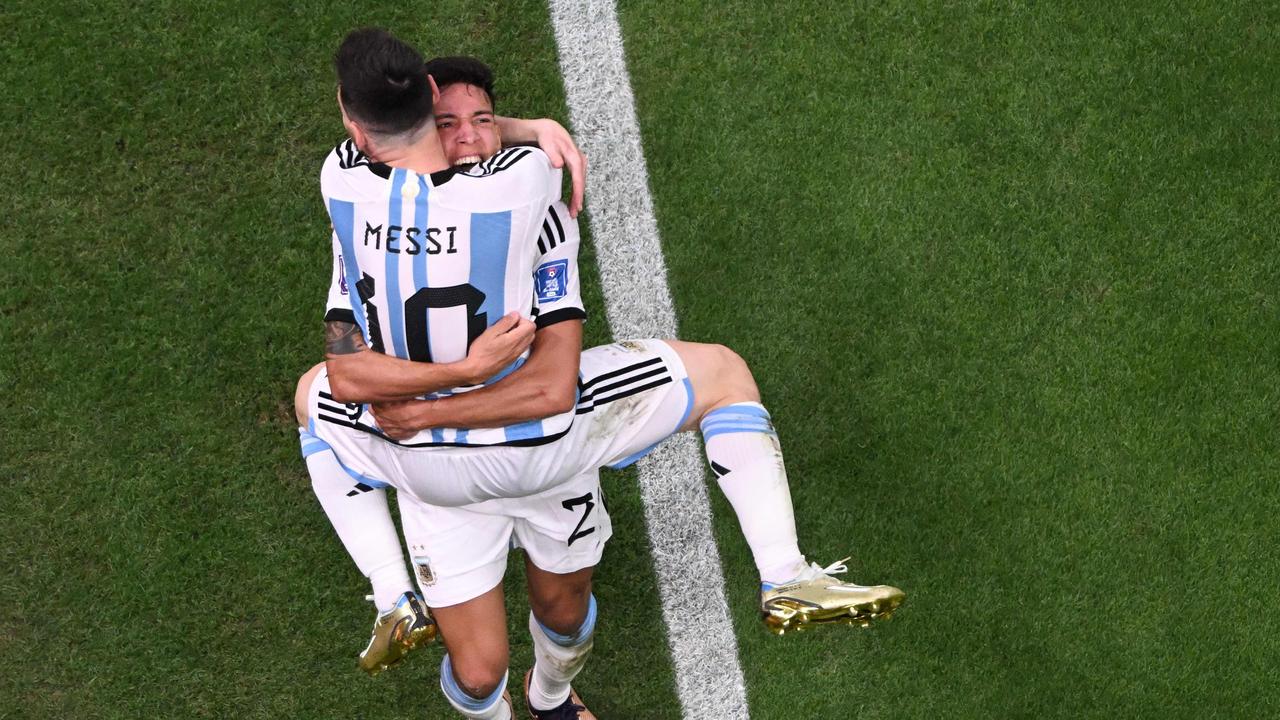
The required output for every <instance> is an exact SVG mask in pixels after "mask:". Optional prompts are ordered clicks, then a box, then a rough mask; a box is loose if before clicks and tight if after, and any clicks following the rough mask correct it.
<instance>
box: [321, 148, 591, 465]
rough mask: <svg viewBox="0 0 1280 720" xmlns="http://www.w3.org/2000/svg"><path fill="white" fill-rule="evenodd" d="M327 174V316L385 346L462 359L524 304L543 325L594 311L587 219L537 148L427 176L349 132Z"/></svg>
mask: <svg viewBox="0 0 1280 720" xmlns="http://www.w3.org/2000/svg"><path fill="white" fill-rule="evenodd" d="M320 185H321V192H322V193H323V195H324V200H325V205H326V207H327V209H328V211H329V218H330V220H331V221H332V223H333V230H334V232H333V256H334V268H333V282H332V283H331V285H330V289H329V301H328V307H327V310H326V315H325V319H326V320H344V321H347V322H353V323H356V324H357V325H359V326H360V328H361V330H362V331H363V332H364V336H365V340H366V342H367V343H368V344H369V347H371V348H373V349H374V350H376V351H378V352H384V353H386V354H388V355H393V356H395V357H399V358H403V359H406V360H416V361H421V362H439V363H446V362H455V361H458V360H461V359H463V358H464V357H466V355H467V349H468V347H469V346H470V344H471V342H472V341H474V340H475V339H476V338H477V337H478V336H479V335H480V334H481V333H482V332H484V330H485V329H486V328H487V327H489V326H490V325H492V324H493V323H495V322H497V321H498V319H499V318H501V317H502V316H503V315H505V314H507V313H508V312H511V311H513V310H515V311H518V312H520V313H521V314H522V315H524V316H525V317H529V318H532V319H534V321H535V322H536V323H537V325H538V327H539V328H541V327H546V326H548V325H551V324H554V323H556V322H561V321H563V320H574V319H581V318H584V317H586V313H585V312H584V311H583V308H582V297H581V293H580V290H579V279H578V265H577V255H578V229H577V224H576V223H575V222H574V221H573V220H572V219H570V218H569V214H568V212H567V209H566V208H565V206H564V204H563V203H561V202H560V200H559V197H560V171H559V170H556V169H555V168H552V167H551V164H550V162H549V161H548V160H547V157H546V155H544V154H543V153H542V151H541V150H538V149H537V148H530V147H515V148H509V149H506V150H503V151H501V152H499V153H498V154H496V155H494V156H493V157H492V158H490V159H489V160H486V161H485V162H483V163H480V164H478V165H475V166H473V167H472V168H470V169H469V170H465V171H457V170H452V169H451V170H445V171H441V172H437V173H432V174H430V175H420V174H417V173H415V172H413V171H411V170H406V169H404V168H393V167H390V166H388V165H383V164H379V163H373V162H370V161H369V160H368V158H367V157H365V156H364V155H363V154H361V153H360V152H359V151H358V150H357V149H356V148H355V144H354V143H352V142H351V141H350V140H347V141H345V142H343V143H342V144H340V145H339V146H338V147H337V148H335V149H334V151H333V152H332V153H330V154H329V156H328V157H327V158H326V159H325V163H324V167H323V169H322V170H321V173H320ZM522 363H523V358H522V359H520V360H517V361H516V362H515V363H513V364H512V365H511V366H510V367H509V368H507V369H506V370H504V371H503V372H502V373H500V374H499V375H498V376H496V377H494V378H492V379H490V380H489V381H488V383H492V382H496V381H497V380H499V379H501V378H502V377H505V376H506V375H507V374H509V373H510V372H511V371H513V370H514V369H515V368H517V367H519V366H520V364H522ZM471 389H474V388H472V387H463V388H454V389H452V390H448V391H443V392H441V393H436V394H435V395H434V396H442V395H449V394H453V393H457V392H466V391H468V390H471ZM572 418H573V412H572V411H570V412H568V413H564V414H562V415H557V416H554V417H550V418H546V419H543V420H539V421H532V422H527V423H520V424H518V425H513V426H509V427H505V428H480V429H469V430H468V429H436V430H429V431H424V432H422V433H419V434H418V435H417V436H415V437H413V438H411V439H409V440H406V441H403V442H401V443H400V444H401V445H406V446H410V447H423V446H433V445H439V446H451V445H452V446H458V445H461V446H475V445H504V444H519V445H529V444H538V443H541V442H549V441H550V440H553V439H555V438H556V437H559V436H560V435H562V434H563V433H564V432H565V431H567V430H568V428H569V425H570V424H571V422H572ZM320 419H321V420H324V419H325V417H324V415H323V414H322V416H321V418H320ZM337 420H338V419H337V418H335V419H334V421H337ZM344 424H345V423H344Z"/></svg>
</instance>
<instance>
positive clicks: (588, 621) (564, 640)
mask: <svg viewBox="0 0 1280 720" xmlns="http://www.w3.org/2000/svg"><path fill="white" fill-rule="evenodd" d="M533 619H534V620H538V616H537V615H534V616H533ZM538 627H540V628H542V632H543V634H544V635H546V636H547V638H548V639H549V640H551V642H553V643H555V644H557V645H559V646H560V647H577V646H579V645H581V644H583V643H585V642H586V641H587V640H590V639H591V633H593V632H595V631H596V596H595V595H589V596H588V597H587V616H586V617H585V618H583V620H582V625H581V626H580V627H579V628H578V632H576V633H574V634H572V635H561V634H560V633H558V632H556V631H555V630H552V629H551V628H549V627H547V626H546V625H543V624H542V621H541V620H538Z"/></svg>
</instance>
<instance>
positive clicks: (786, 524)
mask: <svg viewBox="0 0 1280 720" xmlns="http://www.w3.org/2000/svg"><path fill="white" fill-rule="evenodd" d="M701 428H702V438H703V441H704V442H705V443H706V447H707V460H708V462H710V463H711V470H712V472H714V473H715V474H716V478H718V480H719V483H720V489H721V490H722V491H724V494H725V497H727V498H728V499H729V504H730V505H732V506H733V511H734V512H735V513H737V515H738V523H739V524H740V525H741V526H742V534H743V535H744V536H745V537H746V539H747V545H749V546H750V547H751V554H752V555H753V556H754V558H755V561H756V569H757V570H759V571H760V580H761V581H762V582H766V583H773V584H777V583H783V582H786V581H788V580H791V579H793V578H795V577H796V576H797V575H799V574H800V573H801V571H803V570H804V568H805V567H807V563H806V562H805V558H804V555H801V554H800V546H799V543H798V542H797V540H796V519H795V511H794V510H792V507H791V490H790V488H789V487H788V486H787V470H786V468H785V467H784V466H783V463H782V447H781V446H780V445H779V444H778V434H777V433H776V432H775V431H774V429H773V423H771V422H770V421H769V413H768V411H766V410H765V409H764V406H762V405H761V404H760V403H754V402H743V403H734V404H732V405H726V406H724V407H720V408H716V409H715V410H712V411H711V412H709V413H707V414H706V415H705V416H703V418H702V423H701Z"/></svg>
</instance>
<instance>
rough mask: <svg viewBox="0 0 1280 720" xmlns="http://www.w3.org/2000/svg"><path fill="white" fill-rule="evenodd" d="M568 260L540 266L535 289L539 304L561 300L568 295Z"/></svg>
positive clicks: (535, 279)
mask: <svg viewBox="0 0 1280 720" xmlns="http://www.w3.org/2000/svg"><path fill="white" fill-rule="evenodd" d="M568 272H569V261H568V260H555V261H553V262H549V263H544V264H542V265H540V266H538V270H537V272H535V273H534V275H533V276H534V283H533V286H534V287H533V289H534V293H535V294H537V296H538V301H539V302H551V301H553V300H559V299H560V298H562V297H564V296H565V295H566V294H567V293H568V284H567V281H568V278H567V277H566V275H567V274H568Z"/></svg>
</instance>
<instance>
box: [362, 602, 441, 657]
mask: <svg viewBox="0 0 1280 720" xmlns="http://www.w3.org/2000/svg"><path fill="white" fill-rule="evenodd" d="M435 637H436V623H435V621H434V620H432V619H431V613H429V612H427V609H426V607H425V606H423V604H422V601H421V600H420V599H419V598H418V596H417V595H416V594H414V593H411V592H407V593H405V594H404V595H401V596H400V599H399V600H397V601H396V604H395V606H394V607H392V608H391V609H390V610H388V611H386V612H385V613H382V614H381V615H379V616H378V617H377V619H375V620H374V621H373V637H372V638H370V639H369V646H368V647H366V648H365V649H364V652H362V653H360V669H361V670H364V671H365V672H367V673H369V674H370V675H377V674H378V673H380V672H382V671H383V670H386V669H387V668H389V667H391V666H392V665H395V664H396V663H398V662H400V661H401V660H403V659H404V656H405V655H407V654H408V653H409V651H410V650H414V649H416V648H419V647H422V646H423V645H427V644H429V643H430V642H431V641H432V640H434V639H435Z"/></svg>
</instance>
